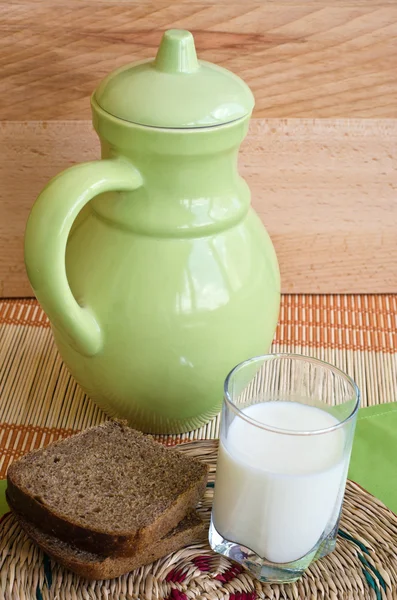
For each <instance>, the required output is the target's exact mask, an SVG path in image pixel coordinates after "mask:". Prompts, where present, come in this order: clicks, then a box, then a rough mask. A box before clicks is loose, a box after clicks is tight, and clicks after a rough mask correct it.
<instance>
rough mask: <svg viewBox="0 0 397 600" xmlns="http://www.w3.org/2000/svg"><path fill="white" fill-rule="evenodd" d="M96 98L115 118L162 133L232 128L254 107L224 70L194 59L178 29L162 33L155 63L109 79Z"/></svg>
mask: <svg viewBox="0 0 397 600" xmlns="http://www.w3.org/2000/svg"><path fill="white" fill-rule="evenodd" d="M94 98H95V100H96V102H97V104H98V105H99V106H100V107H101V108H102V110H104V111H106V112H107V113H110V114H111V115H113V116H114V117H117V118H119V119H123V120H124V121H129V122H131V123H136V124H140V125H147V126H150V127H162V128H164V127H165V128H195V127H211V126H214V125H221V124H225V123H230V122H231V121H235V120H237V119H240V118H241V117H244V116H246V115H248V114H250V113H251V112H252V109H253V107H254V97H253V95H252V92H251V90H250V89H249V87H248V86H247V85H246V83H244V81H243V80H242V79H240V77H238V76H237V75H235V74H234V73H231V72H230V71H228V70H227V69H224V68H223V67H220V66H218V65H214V64H212V63H209V62H206V61H202V60H198V59H197V56H196V49H195V46H194V39H193V36H192V34H191V33H190V32H189V31H184V30H179V29H170V30H168V31H166V32H165V33H164V35H163V38H162V40H161V43H160V46H159V49H158V52H157V56H156V58H155V59H151V60H146V61H143V62H140V63H134V64H132V65H127V66H124V67H121V68H120V69H117V70H116V71H114V72H113V73H111V74H110V75H108V77H106V78H105V79H104V80H103V81H102V83H101V84H100V85H99V87H98V88H97V90H96V92H95V94H94Z"/></svg>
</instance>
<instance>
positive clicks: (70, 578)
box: [0, 440, 397, 600]
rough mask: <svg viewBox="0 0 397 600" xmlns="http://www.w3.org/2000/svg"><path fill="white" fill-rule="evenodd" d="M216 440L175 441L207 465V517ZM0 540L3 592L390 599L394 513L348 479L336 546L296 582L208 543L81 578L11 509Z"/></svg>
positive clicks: (46, 598)
mask: <svg viewBox="0 0 397 600" xmlns="http://www.w3.org/2000/svg"><path fill="white" fill-rule="evenodd" d="M217 444H218V443H217V441H215V440H200V441H197V442H193V443H191V444H186V445H185V446H181V447H180V449H181V450H182V451H184V452H187V453H189V454H191V455H193V456H196V457H199V458H200V459H201V460H204V461H205V462H207V463H208V464H209V465H210V469H211V472H210V477H209V485H208V487H207V491H206V494H205V497H204V500H203V503H202V507H201V508H200V509H199V510H200V512H201V514H202V516H203V517H204V518H205V520H206V521H207V522H209V515H210V510H211V504H212V497H213V485H214V484H213V482H214V480H215V471H216V456H217ZM1 529H2V538H1V541H0V568H2V571H1V573H2V576H1V578H0V598H1V599H2V600H14V599H15V600H17V599H19V598H21V599H22V598H24V599H26V600H30V599H32V600H33V599H35V600H72V599H73V600H91V599H92V600H94V599H95V600H98V599H101V600H102V599H103V600H105V599H106V600H194V599H195V600H256V599H260V598H261V599H264V600H265V599H266V600H282V599H283V600H320V599H321V600H395V598H396V597H397V596H396V594H397V591H396V588H397V555H396V551H395V541H396V539H397V516H395V515H393V513H391V512H390V511H389V510H388V509H387V508H386V507H385V506H384V505H383V504H382V503H381V502H379V501H377V500H376V499H375V498H374V497H373V496H371V495H370V494H368V493H367V492H365V491H364V490H363V489H362V488H360V487H359V486H357V485H356V484H353V483H351V482H348V485H347V489H346V496H345V502H344V508H343V516H342V519H341V523H340V530H339V537H338V542H337V547H336V550H335V551H334V552H333V553H332V554H330V555H329V556H327V557H325V558H323V559H321V560H320V561H317V562H316V563H314V564H313V565H312V566H311V567H310V569H309V570H308V572H307V573H306V574H305V575H304V576H303V578H302V579H301V580H300V581H298V582H297V583H294V584H289V585H270V584H263V583H260V582H258V581H256V580H255V579H254V578H253V577H252V576H251V575H250V573H248V572H247V571H244V570H243V569H242V568H241V567H240V566H239V565H237V564H234V563H232V562H230V561H229V560H228V559H226V558H224V557H223V556H219V555H216V554H214V553H212V552H211V551H210V549H209V546H208V545H207V544H201V545H196V546H190V547H189V548H185V549H183V550H181V551H179V552H176V553H175V554H173V555H170V556H168V557H165V558H163V559H160V560H158V561H156V562H155V563H153V564H152V565H148V566H146V567H141V568H140V569H137V570H136V571H134V572H132V573H129V574H128V575H124V576H122V577H119V578H117V579H113V580H110V581H96V582H87V581H85V580H83V579H81V578H79V577H77V576H76V575H73V574H72V573H70V572H68V571H66V570H65V569H63V568H62V567H60V566H59V565H58V564H57V563H55V562H54V561H52V560H50V559H49V558H48V557H46V556H45V555H44V554H43V553H42V552H41V551H40V550H39V549H38V548H37V547H36V546H35V545H34V544H33V543H32V542H30V541H29V539H28V538H27V537H26V536H25V534H24V533H23V532H22V530H21V529H20V528H19V526H18V524H17V523H16V521H15V520H14V518H13V517H12V516H11V515H8V516H6V518H5V519H4V521H3V523H2V524H0V531H1Z"/></svg>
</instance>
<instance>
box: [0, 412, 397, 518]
mask: <svg viewBox="0 0 397 600" xmlns="http://www.w3.org/2000/svg"><path fill="white" fill-rule="evenodd" d="M349 479H352V480H353V481H356V482H357V483H358V484H359V485H361V486H362V487H363V488H365V489H366V490H368V491H369V492H370V493H371V494H373V495H374V496H376V497H377V498H379V500H382V502H384V503H385V504H386V506H388V507H389V508H390V510H392V511H393V512H394V513H396V514H397V402H392V403H390V404H380V405H377V406H370V407H368V408H360V410H359V411H358V417H357V427H356V433H355V436H354V444H353V452H352V457H351V461H350V469H349ZM5 490H6V481H5V480H3V481H1V480H0V517H1V515H2V514H4V513H5V512H7V510H8V507H7V503H6V499H5Z"/></svg>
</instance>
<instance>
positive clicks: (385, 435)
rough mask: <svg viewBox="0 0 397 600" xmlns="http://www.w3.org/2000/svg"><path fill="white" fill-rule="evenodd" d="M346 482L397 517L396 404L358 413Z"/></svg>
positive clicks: (367, 409) (392, 403)
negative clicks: (357, 485)
mask: <svg viewBox="0 0 397 600" xmlns="http://www.w3.org/2000/svg"><path fill="white" fill-rule="evenodd" d="M349 479H352V480H353V481H355V482H356V483H358V484H359V485H361V486H362V487H363V488H365V489H366V490H368V492H370V493H371V494H373V495H374V496H376V497H377V498H379V500H382V502H383V503H384V504H386V506H387V507H388V508H390V510H392V511H393V512H394V513H396V514H397V402H391V403H389V404H378V405H376V406H369V407H368V408H361V409H360V410H359V411H358V416H357V427H356V433H355V436H354V443H353V451H352V457H351V460H350V468H349Z"/></svg>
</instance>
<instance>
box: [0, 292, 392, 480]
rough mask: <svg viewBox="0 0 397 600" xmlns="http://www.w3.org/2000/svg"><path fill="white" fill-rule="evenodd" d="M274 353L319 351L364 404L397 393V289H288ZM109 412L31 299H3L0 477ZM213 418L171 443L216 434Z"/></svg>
mask: <svg viewBox="0 0 397 600" xmlns="http://www.w3.org/2000/svg"><path fill="white" fill-rule="evenodd" d="M272 351H274V352H298V353H302V354H307V355H312V356H317V357H318V358H321V359H323V360H326V361H328V362H330V363H333V364H335V365H336V366H338V367H339V368H341V369H342V370H344V371H346V372H347V373H348V374H349V375H351V376H352V377H353V379H354V380H355V381H356V382H357V384H358V386H359V388H360V390H361V393H362V406H370V405H374V404H380V403H384V402H391V401H394V400H396V399H397V295H358V296H347V295H331V296H321V295H318V296H317V295H299V296H298V295H286V296H284V297H283V298H282V304H281V312H280V322H279V326H278V329H277V332H276V336H275V340H274V343H273V346H272ZM105 419H106V415H105V414H104V413H103V412H101V411H100V410H99V409H98V408H97V407H96V406H95V404H94V403H93V402H92V401H91V400H89V399H88V398H87V397H86V396H85V395H84V394H83V392H82V391H81V390H80V389H79V387H78V386H77V384H76V383H75V382H74V380H73V379H72V377H71V376H70V375H69V373H68V371H67V370H66V368H65V366H64V365H63V364H62V361H61V359H60V357H59V356H58V353H57V351H56V348H55V345H54V343H53V340H52V334H51V330H50V328H49V323H48V320H47V319H46V317H45V315H44V314H43V312H42V310H41V309H40V307H39V306H38V304H37V302H36V301H35V300H8V301H7V300H3V301H0V478H3V477H5V474H6V470H7V467H8V465H9V463H10V462H11V461H12V460H15V459H16V458H18V457H19V456H21V455H22V454H24V453H25V452H27V451H29V450H31V449H33V448H37V447H41V446H43V445H47V444H48V443H50V442H51V441H54V440H56V439H58V438H60V437H63V436H66V435H70V434H72V433H74V432H75V431H78V430H80V429H84V428H85V427H88V426H89V425H94V424H98V423H100V422H102V421H103V420H105ZM218 427H219V422H218V419H217V418H216V419H214V420H213V421H211V422H210V423H209V424H207V425H206V426H204V427H201V428H200V429H198V430H196V431H194V432H192V433H190V434H183V435H179V436H178V435H174V436H168V437H165V436H158V438H159V439H160V440H162V441H164V442H165V443H167V444H169V445H173V444H177V443H181V442H184V441H188V440H194V439H211V438H216V437H217V436H218Z"/></svg>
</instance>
